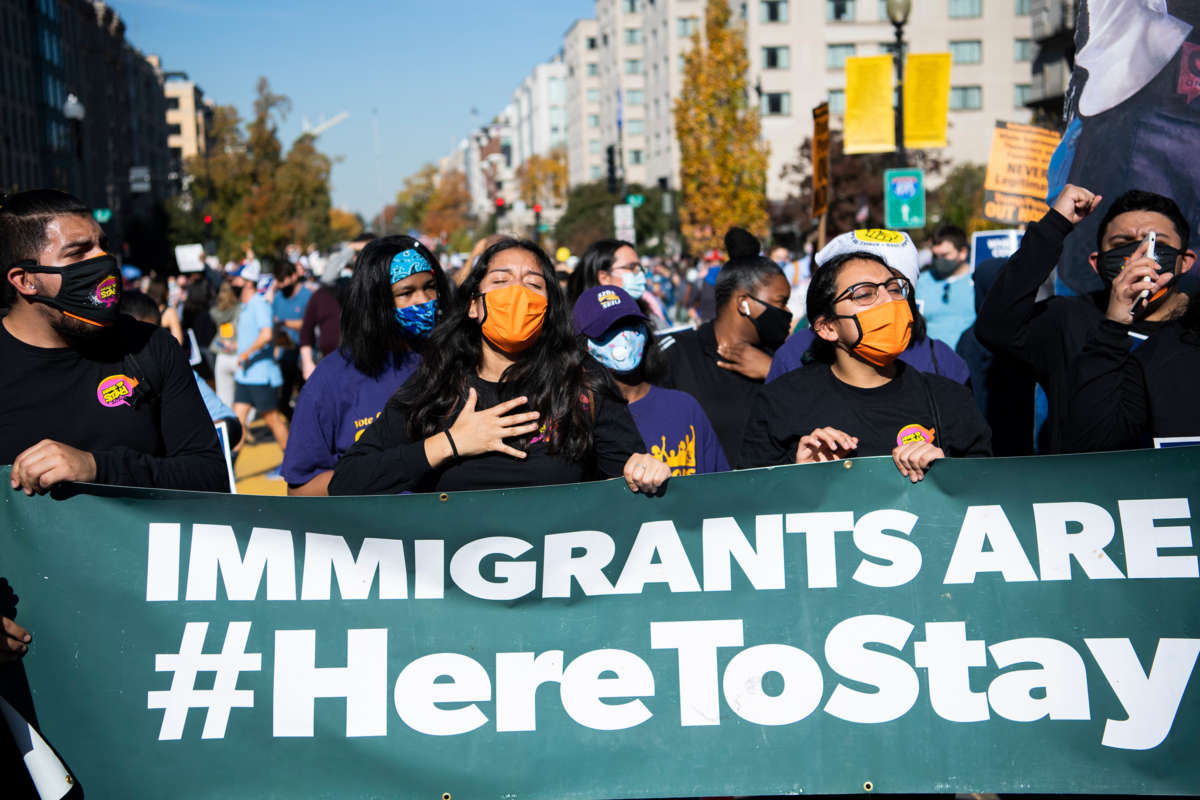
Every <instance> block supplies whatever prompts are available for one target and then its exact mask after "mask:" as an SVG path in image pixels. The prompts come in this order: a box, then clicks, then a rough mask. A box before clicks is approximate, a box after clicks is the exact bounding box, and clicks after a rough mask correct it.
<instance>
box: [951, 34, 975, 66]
mask: <svg viewBox="0 0 1200 800" xmlns="http://www.w3.org/2000/svg"><path fill="white" fill-rule="evenodd" d="M950 58H951V60H952V61H953V62H954V63H955V64H978V63H980V62H981V61H983V42H981V41H980V40H978V39H967V40H964V41H959V42H951V43H950Z"/></svg>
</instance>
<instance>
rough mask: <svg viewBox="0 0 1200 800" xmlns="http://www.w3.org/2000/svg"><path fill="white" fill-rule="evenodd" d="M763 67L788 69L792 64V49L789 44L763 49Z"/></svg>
mask: <svg viewBox="0 0 1200 800" xmlns="http://www.w3.org/2000/svg"><path fill="white" fill-rule="evenodd" d="M762 65H763V69H787V68H788V67H789V66H791V50H790V49H789V48H788V47H787V45H779V46H776V47H764V48H763V49H762Z"/></svg>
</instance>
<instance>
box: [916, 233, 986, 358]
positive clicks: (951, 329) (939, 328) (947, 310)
mask: <svg viewBox="0 0 1200 800" xmlns="http://www.w3.org/2000/svg"><path fill="white" fill-rule="evenodd" d="M929 242H930V249H931V251H932V253H933V260H932V261H931V262H930V264H929V269H927V270H925V271H924V272H922V273H921V277H920V278H919V279H918V280H917V285H916V290H917V303H918V305H919V306H920V307H921V316H923V317H924V318H925V332H926V334H927V335H928V336H929V337H930V338H932V339H940V340H941V341H943V342H945V343H946V344H948V345H950V346H951V347H954V346H955V345H956V344H957V343H958V339H959V337H960V336H962V334H963V331H965V330H966V329H967V328H969V327H971V324H972V323H973V322H974V321H975V283H974V281H973V280H972V279H971V262H970V261H969V260H968V258H969V256H970V252H971V251H970V248H968V247H967V234H966V232H964V231H963V229H962V228H960V227H958V226H957V225H942V226H941V227H940V228H938V229H937V230H936V231H934V232H933V238H931V239H930V240H929Z"/></svg>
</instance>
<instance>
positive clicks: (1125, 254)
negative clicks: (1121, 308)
mask: <svg viewBox="0 0 1200 800" xmlns="http://www.w3.org/2000/svg"><path fill="white" fill-rule="evenodd" d="M1141 246H1142V243H1141V242H1130V243H1129V244H1123V245H1121V246H1120V247H1114V248H1113V249H1111V250H1105V251H1104V252H1102V253H1101V254H1100V255H1099V256H1098V257H1097V259H1096V272H1097V273H1099V274H1100V280H1102V281H1104V288H1105V289H1111V288H1112V285H1113V281H1115V280H1116V279H1117V276H1118V275H1120V274H1121V270H1123V269H1125V264H1126V263H1127V262H1128V261H1129V257H1130V256H1132V255H1133V254H1134V252H1135V251H1136V250H1137V249H1138V248H1139V247H1141ZM1182 253H1183V251H1182V250H1176V249H1175V248H1174V247H1168V246H1167V245H1165V244H1156V245H1155V247H1154V260H1155V261H1157V262H1158V274H1159V275H1161V274H1163V273H1164V272H1174V271H1175V265H1176V264H1177V263H1178V262H1179V256H1180V254H1182Z"/></svg>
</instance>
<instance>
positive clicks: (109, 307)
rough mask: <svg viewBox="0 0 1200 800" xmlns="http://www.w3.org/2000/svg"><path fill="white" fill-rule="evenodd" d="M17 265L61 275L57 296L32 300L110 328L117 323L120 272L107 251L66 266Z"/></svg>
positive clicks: (84, 320) (27, 262)
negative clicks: (60, 284)
mask: <svg viewBox="0 0 1200 800" xmlns="http://www.w3.org/2000/svg"><path fill="white" fill-rule="evenodd" d="M14 266H18V267H21V268H22V269H24V270H25V271H26V272H49V273H52V274H56V275H61V276H62V286H61V287H60V288H59V290H58V295H56V296H55V297H45V296H43V295H40V294H38V295H34V296H33V298H32V299H34V300H36V301H37V302H39V303H45V304H46V305H48V306H50V307H51V308H57V309H58V310H59V311H61V312H63V313H64V314H66V315H67V316H68V317H71V318H72V319H77V320H81V321H83V322H86V323H88V324H89V325H95V326H96V327H98V328H107V327H109V326H110V325H113V324H115V323H116V321H117V315H118V314H119V313H120V305H121V271H120V269H119V268H118V266H117V259H116V258H114V257H113V256H110V255H108V254H107V253H105V254H104V255H102V256H96V257H95V258H89V259H87V260H86V261H77V262H75V263H74V264H68V265H67V266H65V267H46V266H43V265H41V264H38V263H36V262H34V261H23V262H21V263H20V264H14Z"/></svg>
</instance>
